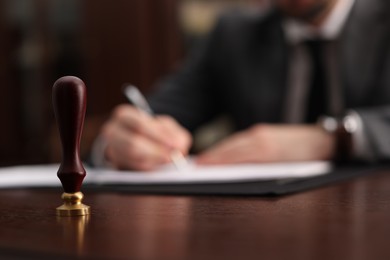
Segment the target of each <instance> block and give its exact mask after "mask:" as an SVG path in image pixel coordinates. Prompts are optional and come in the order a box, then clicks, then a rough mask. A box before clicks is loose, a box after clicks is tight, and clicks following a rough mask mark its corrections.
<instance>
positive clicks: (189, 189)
mask: <svg viewBox="0 0 390 260" xmlns="http://www.w3.org/2000/svg"><path fill="white" fill-rule="evenodd" d="M386 168H388V166H383V165H382V166H367V165H353V166H340V167H336V168H335V169H334V170H333V171H332V172H331V173H329V174H325V175H320V176H315V177H309V178H303V179H302V178H300V179H282V180H273V181H247V182H234V183H207V184H196V183H192V184H147V185H144V184H134V185H132V184H126V185H104V186H103V187H102V186H100V189H101V188H103V189H108V190H111V191H122V192H132V193H153V194H183V195H185V194H189V195H240V196H242V195H245V196H256V195H271V196H272V195H284V194H289V193H294V192H300V191H304V190H308V189H313V188H317V187H320V186H324V185H329V184H333V183H338V182H342V181H346V180H349V179H352V178H356V177H360V176H365V175H370V174H374V173H376V172H380V171H381V170H384V169H386ZM89 187H91V186H89ZM91 188H92V187H91Z"/></svg>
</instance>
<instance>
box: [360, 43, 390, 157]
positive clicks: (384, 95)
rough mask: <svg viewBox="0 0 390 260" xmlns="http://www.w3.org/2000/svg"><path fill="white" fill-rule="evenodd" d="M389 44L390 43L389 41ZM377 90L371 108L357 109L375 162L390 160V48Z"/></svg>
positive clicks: (368, 148) (368, 147)
mask: <svg viewBox="0 0 390 260" xmlns="http://www.w3.org/2000/svg"><path fill="white" fill-rule="evenodd" d="M389 38H390V37H389ZM388 42H389V41H388ZM382 57H384V59H383V62H382V68H381V71H380V73H379V74H378V75H379V80H378V83H377V86H376V87H377V88H376V90H375V91H374V95H372V97H371V100H370V103H371V104H372V105H371V106H369V107H367V108H357V109H355V111H356V112H357V114H358V115H359V116H360V118H361V120H362V124H363V129H364V137H365V138H366V142H365V143H366V146H367V147H366V149H367V150H369V151H371V152H370V154H371V155H370V156H369V158H366V159H370V160H373V161H389V160H390V48H389V47H388V48H387V53H385V54H384V55H383V56H382Z"/></svg>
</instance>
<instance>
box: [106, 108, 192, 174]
mask: <svg viewBox="0 0 390 260" xmlns="http://www.w3.org/2000/svg"><path fill="white" fill-rule="evenodd" d="M101 136H102V138H103V140H104V141H105V142H106V144H107V146H106V150H105V158H106V159H107V160H108V161H109V162H110V163H111V164H112V165H113V166H114V167H116V168H118V169H134V170H145V171H147V170H152V169H154V168H156V167H157V166H159V165H161V164H164V163H167V162H169V161H170V160H171V159H170V153H171V151H172V150H179V151H180V152H182V153H183V154H184V155H185V154H188V150H189V148H190V146H191V143H192V139H191V135H190V134H189V133H188V131H187V130H185V129H184V128H182V127H181V126H180V125H179V124H178V123H177V122H176V121H175V120H174V119H173V118H171V117H169V116H155V117H152V116H150V115H148V114H146V113H144V112H142V111H140V110H138V109H136V108H135V107H133V106H131V105H121V106H118V107H117V108H116V109H115V110H114V112H113V114H112V116H111V118H110V120H109V121H108V122H107V123H106V124H105V125H104V126H103V128H102V132H101Z"/></svg>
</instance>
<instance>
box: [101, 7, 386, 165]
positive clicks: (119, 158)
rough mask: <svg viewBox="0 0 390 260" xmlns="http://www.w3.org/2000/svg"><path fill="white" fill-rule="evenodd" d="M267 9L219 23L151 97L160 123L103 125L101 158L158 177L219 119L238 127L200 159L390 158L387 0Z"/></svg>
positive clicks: (137, 115)
mask: <svg viewBox="0 0 390 260" xmlns="http://www.w3.org/2000/svg"><path fill="white" fill-rule="evenodd" d="M271 2H272V3H273V6H272V7H271V8H269V9H267V10H265V11H263V12H262V13H260V14H257V15H253V14H251V15H248V14H243V13H231V14H227V15H225V16H223V17H222V18H221V19H220V21H219V23H218V24H217V26H216V28H215V29H214V31H213V32H212V33H211V34H210V36H209V37H207V39H206V40H205V42H204V44H203V45H202V46H201V47H200V48H199V49H197V50H196V51H195V52H194V53H193V55H192V56H191V57H190V59H189V60H188V62H187V63H186V64H185V65H184V66H183V68H182V69H181V70H180V71H179V72H178V73H177V74H175V75H174V76H172V77H170V78H168V79H167V80H165V81H164V82H163V83H162V84H161V86H160V87H159V88H158V90H157V92H156V93H154V95H153V96H151V97H150V103H151V106H152V108H153V109H154V111H155V112H156V113H157V114H158V115H157V116H155V117H151V116H149V115H146V114H145V113H142V112H141V111H138V110H137V109H136V108H134V107H132V106H130V105H121V106H119V107H118V108H117V109H116V110H115V111H114V113H113V115H112V117H111V119H110V120H109V121H108V122H107V123H106V124H105V126H104V127H103V129H102V133H101V139H102V140H103V143H104V158H105V160H107V161H108V162H109V163H111V164H112V165H113V166H114V167H116V168H123V169H136V170H150V169H153V168H155V167H157V166H159V165H161V164H164V163H166V162H169V161H170V157H169V154H170V151H172V150H180V151H181V152H182V153H183V154H187V153H188V151H189V149H190V147H191V143H192V139H191V134H190V133H191V132H192V131H193V130H194V129H196V128H197V127H198V126H200V125H202V124H203V123H205V122H208V121H209V120H211V119H213V118H215V117H216V116H217V115H219V114H227V115H229V116H230V117H231V119H232V121H233V122H234V124H235V127H236V130H237V131H236V133H235V134H233V135H232V136H230V137H228V138H226V139H225V140H222V141H221V142H220V143H218V144H217V145H215V146H213V147H211V148H209V149H208V150H206V151H204V152H202V153H201V154H199V155H198V158H197V162H198V163H202V164H229V163H243V162H278V161H305V160H331V159H335V160H339V161H346V160H351V159H360V160H368V161H375V160H386V159H388V158H389V157H390V142H389V141H387V138H386V134H387V133H390V121H389V120H388V118H390V106H389V104H390V42H389V41H390V31H389V30H390V21H389V20H388V19H389V18H388V17H389V14H390V7H389V4H388V3H387V1H386V0H273V1H271ZM389 140H390V139H389Z"/></svg>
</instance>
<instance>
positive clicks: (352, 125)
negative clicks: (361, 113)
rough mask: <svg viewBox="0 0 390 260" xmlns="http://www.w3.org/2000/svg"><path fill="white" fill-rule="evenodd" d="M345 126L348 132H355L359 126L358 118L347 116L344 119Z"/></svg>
mask: <svg viewBox="0 0 390 260" xmlns="http://www.w3.org/2000/svg"><path fill="white" fill-rule="evenodd" d="M343 127H344V129H345V131H346V132H348V133H355V132H356V131H357V129H358V127H359V125H358V122H357V120H356V119H355V118H354V117H352V116H346V117H344V119H343Z"/></svg>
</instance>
